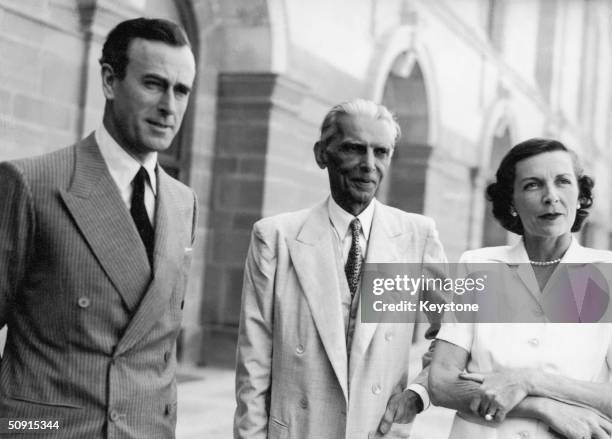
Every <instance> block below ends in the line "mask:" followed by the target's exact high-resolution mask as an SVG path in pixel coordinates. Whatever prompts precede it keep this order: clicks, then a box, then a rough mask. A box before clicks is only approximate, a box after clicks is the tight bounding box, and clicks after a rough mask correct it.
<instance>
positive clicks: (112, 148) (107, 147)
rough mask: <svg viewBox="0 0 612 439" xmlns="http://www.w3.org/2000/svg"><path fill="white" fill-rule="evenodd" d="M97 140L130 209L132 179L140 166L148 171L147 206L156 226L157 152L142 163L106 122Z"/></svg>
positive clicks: (97, 132)
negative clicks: (118, 138) (119, 141)
mask: <svg viewBox="0 0 612 439" xmlns="http://www.w3.org/2000/svg"><path fill="white" fill-rule="evenodd" d="M95 138H96V142H97V143H98V147H99V148H100V152H101V153H102V157H103V158H104V162H105V163H106V166H107V167H108V170H109V172H110V174H111V177H112V178H113V181H114V182H115V184H116V185H117V188H118V189H119V193H120V194H121V198H122V199H123V202H124V203H125V205H126V207H127V209H128V210H130V207H131V206H132V192H133V190H134V188H133V184H132V181H133V180H134V177H135V176H136V174H137V173H138V170H139V169H140V167H141V166H142V167H144V168H145V170H146V171H147V175H148V177H149V178H148V181H147V184H146V185H145V197H144V202H145V207H146V209H147V214H148V215H149V220H150V221H151V225H152V226H153V227H155V198H156V196H157V175H156V173H155V167H156V166H157V153H154V154H151V156H150V157H148V158H147V160H146V161H145V162H144V163H140V162H139V161H138V160H136V159H135V158H134V157H133V156H131V155H130V154H129V153H128V152H127V151H126V150H125V149H123V148H122V147H121V146H119V144H118V143H117V142H116V141H115V139H113V137H112V136H111V135H110V133H109V132H108V130H107V129H106V128H105V127H104V124H102V125H101V126H100V128H98V129H97V130H96V132H95Z"/></svg>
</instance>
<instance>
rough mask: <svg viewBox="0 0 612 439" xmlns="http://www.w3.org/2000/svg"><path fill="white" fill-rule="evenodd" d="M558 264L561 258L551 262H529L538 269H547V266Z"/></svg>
mask: <svg viewBox="0 0 612 439" xmlns="http://www.w3.org/2000/svg"><path fill="white" fill-rule="evenodd" d="M558 262H561V258H558V259H552V260H550V261H532V260H530V261H529V263H530V264H531V265H537V266H538V267H545V266H547V265H555V264H556V263H558Z"/></svg>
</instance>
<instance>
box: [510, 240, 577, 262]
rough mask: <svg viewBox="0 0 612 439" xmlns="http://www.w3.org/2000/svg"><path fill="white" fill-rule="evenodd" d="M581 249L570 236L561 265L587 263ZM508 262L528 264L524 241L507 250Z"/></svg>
mask: <svg viewBox="0 0 612 439" xmlns="http://www.w3.org/2000/svg"><path fill="white" fill-rule="evenodd" d="M583 249H584V247H582V246H581V245H580V244H579V243H578V241H577V240H576V238H575V237H574V236H573V235H572V237H571V241H570V245H569V247H568V248H567V250H566V251H565V254H564V255H563V257H562V258H561V262H563V263H584V262H588V260H587V261H585V260H584V256H585V255H584V252H583V251H582V250H583ZM508 259H509V260H508V261H507V262H508V263H511V264H520V263H525V262H526V263H528V262H529V256H528V255H527V249H525V239H524V238H521V239H520V240H519V241H518V242H517V243H516V244H515V245H514V246H512V247H510V249H509V258H508Z"/></svg>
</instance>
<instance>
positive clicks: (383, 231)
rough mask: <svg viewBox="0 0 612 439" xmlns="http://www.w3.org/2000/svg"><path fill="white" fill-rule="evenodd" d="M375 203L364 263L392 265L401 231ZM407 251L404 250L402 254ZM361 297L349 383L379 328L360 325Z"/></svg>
mask: <svg viewBox="0 0 612 439" xmlns="http://www.w3.org/2000/svg"><path fill="white" fill-rule="evenodd" d="M374 202H375V203H376V206H375V210H374V217H373V218H372V229H371V231H370V237H369V239H368V251H367V255H366V263H392V262H401V261H402V260H403V259H402V257H401V254H402V251H401V247H400V246H401V243H402V242H404V240H401V239H398V238H399V237H400V235H402V233H403V232H402V229H401V226H400V224H398V223H397V222H396V220H395V218H393V217H391V216H390V215H386V214H385V211H384V208H385V206H384V205H382V204H380V203H378V202H377V201H374ZM408 250H409V249H407V248H405V249H404V252H406V251H408ZM361 304H362V302H361V296H360V300H359V310H358V312H357V318H358V319H359V321H358V322H357V324H356V325H355V334H354V336H353V343H352V346H351V355H350V365H349V371H350V377H349V382H350V380H351V378H352V377H353V375H354V374H355V371H356V370H357V367H358V366H359V364H360V363H361V362H362V360H363V358H364V356H365V353H366V351H367V349H368V346H370V342H371V341H372V338H373V337H374V333H375V332H376V329H377V328H378V326H379V323H362V322H361Z"/></svg>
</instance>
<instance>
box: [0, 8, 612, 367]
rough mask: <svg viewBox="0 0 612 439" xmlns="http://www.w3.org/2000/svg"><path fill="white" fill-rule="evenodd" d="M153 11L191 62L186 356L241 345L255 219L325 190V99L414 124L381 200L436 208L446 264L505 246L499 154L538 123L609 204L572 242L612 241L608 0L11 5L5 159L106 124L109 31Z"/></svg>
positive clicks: (2, 16)
mask: <svg viewBox="0 0 612 439" xmlns="http://www.w3.org/2000/svg"><path fill="white" fill-rule="evenodd" d="M141 15H145V16H161V17H166V18H170V19H173V20H175V21H178V22H180V23H182V24H183V25H184V26H185V28H186V29H187V32H188V34H189V36H190V39H191V41H192V43H193V47H194V51H195V53H196V58H197V64H198V76H197V78H196V86H195V90H194V94H193V97H192V102H191V104H190V108H189V110H188V114H187V116H186V118H185V123H184V127H183V129H182V131H181V133H180V135H179V137H178V139H177V141H176V142H175V144H174V145H173V147H172V148H171V150H170V151H169V152H168V153H167V154H164V156H163V157H162V158H161V161H162V164H163V165H164V166H165V167H166V168H167V169H169V170H170V171H171V172H172V173H174V175H176V176H177V177H178V178H180V179H181V180H183V181H184V182H186V183H187V184H189V185H190V186H192V187H193V188H194V190H195V191H196V192H197V194H198V197H199V204H200V223H199V228H198V243H197V247H196V249H195V252H194V263H193V266H192V272H191V279H190V283H189V289H188V297H187V302H186V303H187V305H186V307H185V315H184V325H183V331H182V334H181V337H180V343H179V347H180V349H179V351H180V357H181V359H182V360H183V361H185V362H204V363H210V362H215V361H218V360H223V358H220V357H225V360H227V358H229V357H231V355H232V349H233V343H234V342H233V339H234V337H235V333H236V325H237V322H238V313H239V306H240V291H241V284H242V266H243V262H244V258H245V254H246V249H247V246H248V242H249V233H250V229H251V226H252V224H253V222H254V221H256V220H257V219H259V218H261V217H263V216H268V215H272V214H275V213H279V212H285V211H289V210H296V209H300V208H303V207H306V206H309V205H312V204H314V203H315V202H317V201H319V200H321V199H323V197H325V196H326V194H327V177H326V174H325V173H324V172H323V171H321V170H319V169H318V168H317V167H316V165H315V162H314V159H313V155H312V145H313V143H314V141H315V140H316V138H317V135H318V127H319V124H320V122H321V120H322V118H323V116H324V114H325V112H326V111H327V110H328V109H329V107H331V106H332V105H333V104H335V103H338V102H340V101H343V100H347V99H350V98H352V97H357V96H359V97H364V98H368V99H373V100H375V101H379V102H382V103H385V104H386V105H387V106H389V107H390V108H391V109H392V110H394V111H395V113H396V114H397V116H398V120H399V122H400V125H401V127H402V131H403V137H402V139H401V141H400V144H399V145H398V148H397V151H396V155H395V157H394V162H393V165H392V168H391V171H390V174H389V176H388V178H387V181H386V182H385V184H384V186H383V187H382V188H381V190H380V193H379V198H380V199H382V200H383V201H386V202H388V203H390V204H393V205H395V206H398V207H400V208H403V209H405V210H409V211H414V212H420V213H425V214H426V215H429V216H432V217H433V218H434V219H435V220H436V222H437V224H438V228H439V231H440V235H441V239H442V242H443V243H444V245H445V247H446V249H447V253H448V255H449V258H450V259H451V260H453V259H456V258H457V257H458V255H459V254H460V253H461V252H462V251H463V250H465V249H467V248H474V247H480V246H482V245H493V244H500V243H504V242H507V241H508V239H511V238H510V237H509V236H508V235H507V234H506V233H505V232H504V231H503V230H501V229H500V228H499V227H498V226H497V225H496V224H495V222H494V220H492V218H491V215H490V213H489V212H488V206H487V203H486V202H485V200H484V197H483V191H484V187H485V185H486V183H487V181H488V179H489V178H490V177H491V174H492V171H493V170H494V169H495V167H496V165H497V162H498V161H499V159H500V157H501V156H502V155H503V154H504V152H505V151H506V150H507V149H508V148H509V147H510V146H512V145H513V144H515V143H517V142H518V141H521V140H524V139H526V138H529V137H535V136H548V137H554V138H558V139H560V140H562V141H564V142H566V143H567V144H568V145H570V146H571V147H573V148H574V149H576V150H577V151H578V152H579V153H580V155H581V156H582V157H583V158H584V162H585V163H584V164H585V167H586V168H587V170H588V171H589V173H590V174H591V175H594V177H595V179H596V181H597V187H596V189H597V190H596V197H597V198H596V205H595V207H594V209H593V213H592V216H591V219H590V221H589V223H588V225H587V227H586V229H585V230H584V231H583V232H582V234H581V236H580V239H581V240H582V241H583V242H584V243H586V244H587V245H591V246H595V247H603V248H607V247H609V245H610V242H609V236H610V225H609V223H610V222H609V218H610V204H611V201H612V198H611V194H610V193H609V189H608V188H609V186H610V182H609V181H608V179H609V177H608V170H609V169H610V161H611V154H610V148H611V139H612V128H611V126H612V125H610V124H608V123H607V122H608V120H609V119H610V115H611V111H610V110H611V102H612V100H611V97H612V89H611V81H610V78H611V77H612V65H611V59H612V58H611V41H612V39H611V32H612V24H611V23H612V6H611V5H610V3H609V2H607V1H605V0H308V1H303V0H0V60H1V61H0V62H1V63H0V160H9V159H13V158H18V157H23V156H29V155H35V154H41V153H44V152H47V151H51V150H54V149H57V148H60V147H62V146H65V145H68V144H71V143H73V142H75V141H76V140H78V139H80V138H81V137H83V136H84V135H86V134H87V133H89V132H90V131H91V130H93V129H95V128H96V127H97V126H98V124H99V123H100V120H101V115H102V110H103V104H104V102H103V96H102V93H101V86H100V78H99V65H98V62H97V60H98V58H99V56H100V52H101V47H102V43H103V41H104V37H105V35H106V34H107V32H108V31H109V30H110V29H111V28H112V27H113V26H114V25H115V24H116V23H117V22H119V21H121V20H123V19H127V18H132V17H136V16H141ZM0 208H1V206H0ZM224 340H225V341H227V343H219V341H221V342H223V341H224ZM212 346H215V348H212ZM219 346H227V349H226V350H223V349H220V348H219Z"/></svg>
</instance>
